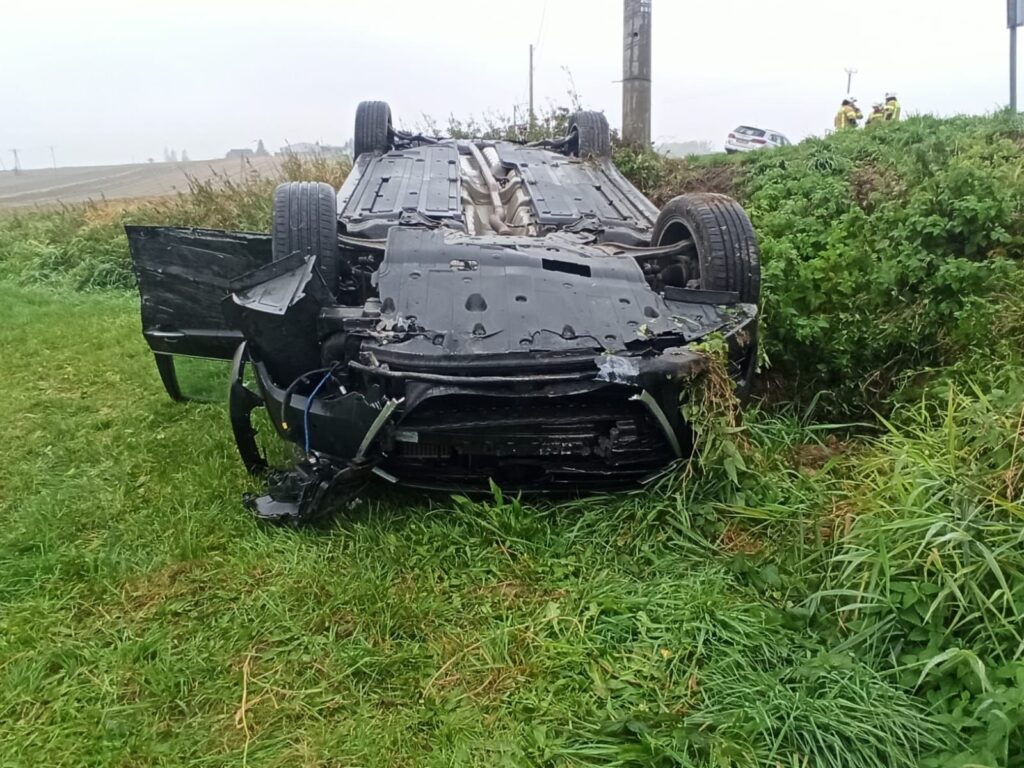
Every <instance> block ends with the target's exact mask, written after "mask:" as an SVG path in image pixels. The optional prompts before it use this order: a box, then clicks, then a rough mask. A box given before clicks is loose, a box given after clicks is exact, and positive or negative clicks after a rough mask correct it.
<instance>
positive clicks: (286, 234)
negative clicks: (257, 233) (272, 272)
mask: <svg viewBox="0 0 1024 768" xmlns="http://www.w3.org/2000/svg"><path fill="white" fill-rule="evenodd" d="M296 251H299V252H301V253H306V254H312V255H314V256H316V270H317V272H318V273H319V274H320V276H321V277H322V278H323V281H324V284H325V285H326V286H327V288H328V290H330V291H331V293H334V292H335V291H336V290H337V288H338V200H337V195H336V194H335V192H334V187H332V186H331V185H330V184H324V183H322V182H316V181H289V182H286V183H284V184H278V186H277V189H275V190H274V229H273V234H272V239H271V253H272V255H273V259H274V261H277V260H279V259H283V258H284V257H286V256H290V255H291V254H293V253H295V252H296Z"/></svg>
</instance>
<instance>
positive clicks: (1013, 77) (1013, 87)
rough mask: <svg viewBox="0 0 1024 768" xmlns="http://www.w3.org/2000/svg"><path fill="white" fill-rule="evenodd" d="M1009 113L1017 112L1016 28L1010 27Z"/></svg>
mask: <svg viewBox="0 0 1024 768" xmlns="http://www.w3.org/2000/svg"><path fill="white" fill-rule="evenodd" d="M1010 111H1011V112H1016V111H1017V27H1010Z"/></svg>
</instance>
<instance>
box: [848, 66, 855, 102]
mask: <svg viewBox="0 0 1024 768" xmlns="http://www.w3.org/2000/svg"><path fill="white" fill-rule="evenodd" d="M856 74H857V70H856V69H850V68H849V67H847V68H846V95H847V96H849V95H850V89H851V88H853V76H854V75H856Z"/></svg>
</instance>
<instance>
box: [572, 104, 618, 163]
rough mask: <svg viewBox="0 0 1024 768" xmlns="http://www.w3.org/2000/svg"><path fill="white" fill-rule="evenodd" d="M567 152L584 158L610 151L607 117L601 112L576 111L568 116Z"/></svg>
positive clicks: (600, 155) (605, 154)
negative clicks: (568, 139)
mask: <svg viewBox="0 0 1024 768" xmlns="http://www.w3.org/2000/svg"><path fill="white" fill-rule="evenodd" d="M569 138H570V141H569V154H571V155H572V156H574V157H580V158H583V159H586V158H588V157H608V156H609V155H610V154H611V153H612V142H611V133H610V131H609V130H608V118H607V117H605V116H604V114H603V113H601V112H576V113H575V114H574V115H573V116H572V117H570V118H569Z"/></svg>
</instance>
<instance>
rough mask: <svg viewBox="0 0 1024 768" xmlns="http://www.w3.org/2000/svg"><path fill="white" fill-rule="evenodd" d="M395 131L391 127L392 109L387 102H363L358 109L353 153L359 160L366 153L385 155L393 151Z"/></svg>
mask: <svg viewBox="0 0 1024 768" xmlns="http://www.w3.org/2000/svg"><path fill="white" fill-rule="evenodd" d="M394 132H395V129H394V128H393V127H392V125H391V107H389V106H388V104H387V102H386V101H361V102H359V106H358V107H356V132H355V137H354V138H353V142H352V143H353V147H352V151H353V153H354V157H356V158H358V157H359V156H360V155H361V154H363V153H364V152H374V153H377V154H383V153H385V152H387V151H388V150H389V149H391V146H392V142H391V140H392V137H393V135H394Z"/></svg>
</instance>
